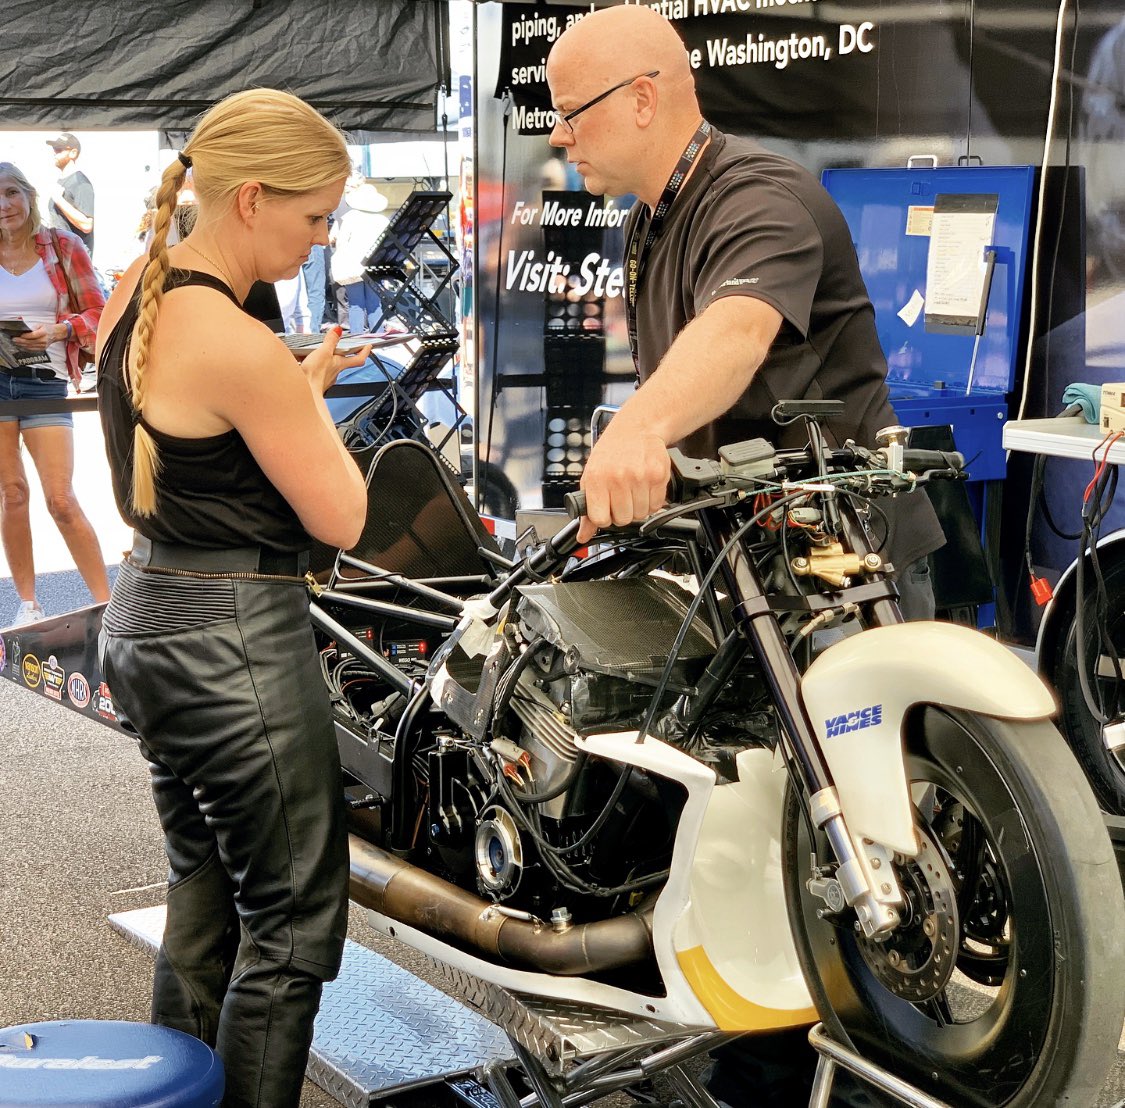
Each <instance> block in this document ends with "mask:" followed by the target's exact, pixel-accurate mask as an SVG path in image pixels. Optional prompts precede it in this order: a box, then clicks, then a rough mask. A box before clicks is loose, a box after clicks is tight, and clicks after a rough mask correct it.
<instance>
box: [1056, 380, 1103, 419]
mask: <svg viewBox="0 0 1125 1108" xmlns="http://www.w3.org/2000/svg"><path fill="white" fill-rule="evenodd" d="M1062 398H1063V404H1064V405H1066V406H1067V407H1068V408H1069V407H1074V406H1075V405H1077V406H1078V407H1079V408H1081V409H1082V418H1083V419H1085V420H1086V422H1087V423H1097V422H1098V420H1099V419H1101V414H1102V387H1101V385H1085V384H1083V383H1082V382H1081V381H1076V382H1074V383H1073V384H1071V385H1067V386H1066V388H1065V389H1063V395H1062Z"/></svg>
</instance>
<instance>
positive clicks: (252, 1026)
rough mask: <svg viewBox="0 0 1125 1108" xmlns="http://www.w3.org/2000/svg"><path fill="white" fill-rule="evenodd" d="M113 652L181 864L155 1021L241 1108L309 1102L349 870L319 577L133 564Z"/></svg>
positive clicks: (113, 613) (117, 600) (170, 846)
mask: <svg viewBox="0 0 1125 1108" xmlns="http://www.w3.org/2000/svg"><path fill="white" fill-rule="evenodd" d="M101 645H102V656H103V661H102V669H103V674H104V676H105V679H106V681H107V683H108V684H109V687H110V690H111V692H112V693H113V699H114V702H115V704H116V706H117V708H118V710H119V712H120V713H121V714H122V715H124V716H125V717H127V719H128V721H129V723H131V724H132V726H133V727H135V728H136V730H137V732H138V734H139V736H140V745H141V750H142V752H143V753H144V755H145V757H146V758H147V759H148V761H149V763H150V769H151V773H152V791H153V796H154V798H155V800H156V808H157V811H158V813H159V815H160V821H161V823H162V825H163V828H164V835H165V847H166V850H167V853H168V861H169V866H170V869H169V877H168V919H167V924H166V927H165V931H164V939H163V944H162V946H161V949H160V952H159V954H158V956H157V962H156V976H155V983H154V987H153V1001H152V1019H153V1022H154V1023H159V1024H163V1025H165V1026H168V1027H174V1028H177V1029H179V1030H183V1031H187V1032H189V1033H191V1034H193V1035H196V1036H198V1037H199V1038H201V1039H203V1040H204V1041H205V1042H207V1043H209V1044H212V1045H214V1046H215V1047H216V1049H217V1051H218V1053H219V1056H220V1057H221V1058H222V1060H223V1065H224V1067H225V1069H226V1081H227V1085H226V1088H227V1091H226V1096H225V1098H224V1100H223V1104H224V1105H225V1106H226V1108H286V1106H290V1105H291V1106H293V1108H296V1106H297V1104H298V1102H299V1100H300V1093H301V1082H302V1079H303V1076H304V1071H305V1065H306V1062H307V1058H308V1050H309V1044H310V1042H311V1041H312V1030H313V1019H314V1017H315V1016H316V1012H317V1007H318V1005H319V1003H320V992H321V986H322V983H323V982H325V981H330V980H331V979H332V978H333V977H335V975H336V973H337V971H338V969H339V965H340V958H341V955H342V952H343V945H344V936H345V931H346V927H347V877H348V852H347V834H346V830H345V825H344V811H343V793H342V784H341V772H340V763H339V757H338V754H337V751H336V741H335V735H334V730H333V726H332V721H331V716H330V711H329V705H328V698H327V694H326V691H325V688H324V682H323V679H322V677H321V674H320V667H319V662H318V659H317V655H316V650H315V643H314V640H313V633H312V628H311V626H310V624H309V619H308V600H307V596H306V593H305V589H304V586H303V583H302V582H301V581H300V580H297V579H287V578H263V577H254V576H251V575H240V576H226V577H223V576H200V575H188V574H183V573H176V574H174V573H171V572H168V571H160V570H144V571H142V570H139V569H137V568H134V567H133V566H132V565H130V564H129V563H128V562H126V563H125V564H124V565H123V566H122V568H121V571H120V573H119V575H118V578H117V582H116V584H115V586H114V591H113V597H112V599H111V600H110V603H109V606H108V607H107V609H106V613H105V617H104V620H103V630H102V643H101Z"/></svg>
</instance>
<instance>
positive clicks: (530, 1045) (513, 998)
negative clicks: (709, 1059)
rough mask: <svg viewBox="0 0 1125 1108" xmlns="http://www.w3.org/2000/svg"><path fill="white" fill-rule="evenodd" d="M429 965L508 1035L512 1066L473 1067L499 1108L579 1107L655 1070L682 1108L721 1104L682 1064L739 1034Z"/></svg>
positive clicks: (439, 964) (644, 1078)
mask: <svg viewBox="0 0 1125 1108" xmlns="http://www.w3.org/2000/svg"><path fill="white" fill-rule="evenodd" d="M431 964H432V965H433V966H434V967H435V968H436V969H438V970H439V971H440V972H441V973H442V975H443V976H444V977H445V979H446V980H447V981H448V982H449V983H450V984H451V985H452V986H454V988H455V989H456V991H457V992H458V993H459V994H460V995H461V996H463V997H464V999H465V1000H466V1001H467V1002H468V1003H469V1004H471V1005H472V1006H473V1007H474V1008H476V1009H477V1010H478V1011H480V1012H481V1014H482V1015H484V1016H487V1017H488V1019H490V1020H491V1021H492V1022H493V1023H495V1024H497V1025H498V1026H499V1027H500V1028H501V1029H502V1030H503V1031H504V1032H505V1033H506V1034H507V1036H508V1039H509V1041H510V1043H511V1045H512V1051H513V1054H514V1056H515V1061H516V1065H515V1066H514V1067H513V1066H512V1064H511V1063H510V1062H508V1061H504V1060H496V1061H494V1062H491V1063H489V1064H487V1065H485V1066H483V1067H482V1068H481V1069H480V1070H479V1071H478V1079H479V1080H480V1081H481V1082H483V1083H484V1084H485V1085H487V1087H488V1089H489V1091H490V1092H491V1093H492V1095H493V1097H494V1098H495V1101H496V1103H497V1104H498V1105H499V1108H535V1106H540V1108H579V1106H580V1105H585V1104H591V1103H593V1102H594V1101H596V1100H598V1099H600V1098H601V1097H604V1096H608V1095H609V1094H610V1093H613V1092H616V1091H618V1090H620V1089H625V1088H629V1087H630V1086H634V1085H638V1084H642V1083H645V1082H648V1081H649V1080H651V1079H652V1078H653V1077H654V1076H656V1075H657V1074H660V1075H661V1076H662V1077H663V1079H664V1080H665V1081H666V1082H667V1083H668V1084H669V1085H671V1087H672V1089H673V1090H674V1094H675V1097H676V1099H677V1100H679V1101H680V1102H681V1103H682V1104H683V1105H684V1108H720V1106H719V1102H718V1101H717V1100H715V1098H714V1097H713V1096H711V1094H710V1093H708V1092H707V1090H706V1089H704V1088H703V1086H702V1085H701V1084H700V1082H699V1080H698V1079H697V1078H696V1077H695V1076H694V1075H693V1074H692V1073H690V1072H689V1071H688V1069H687V1068H685V1067H686V1063H687V1062H689V1061H691V1060H692V1059H693V1058H696V1057H698V1056H699V1055H701V1054H705V1053H706V1052H708V1051H710V1050H714V1049H715V1048H716V1047H719V1046H722V1045H723V1044H724V1043H727V1042H730V1041H731V1040H732V1039H735V1038H738V1036H737V1035H734V1034H730V1033H728V1032H724V1031H714V1030H711V1029H704V1028H699V1027H687V1026H684V1025H680V1024H672V1023H663V1022H660V1021H657V1020H648V1019H643V1018H641V1017H639V1016H633V1015H629V1014H628V1013H624V1012H616V1011H611V1010H609V1009H606V1008H594V1007H590V1006H586V1005H580V1004H575V1003H571V1002H568V1001H557V1000H554V1001H553V1000H547V999H544V998H543V997H533V996H525V995H521V994H517V993H513V992H510V991H508V990H507V989H502V988H499V987H498V986H496V985H492V984H489V983H488V982H484V981H481V980H479V979H478V978H475V977H472V976H471V975H469V974H466V973H464V972H463V971H460V970H456V969H453V968H452V967H450V966H448V965H445V964H444V963H442V962H438V961H436V960H434V961H432V963H431ZM513 1068H514V1069H516V1070H518V1071H519V1072H520V1073H521V1075H522V1077H523V1079H524V1080H525V1081H526V1082H527V1084H528V1086H529V1087H530V1088H531V1089H532V1092H531V1093H529V1094H527V1095H525V1096H522V1097H521V1095H520V1094H519V1092H518V1091H517V1089H516V1087H515V1085H513V1083H512V1077H511V1074H512V1070H513Z"/></svg>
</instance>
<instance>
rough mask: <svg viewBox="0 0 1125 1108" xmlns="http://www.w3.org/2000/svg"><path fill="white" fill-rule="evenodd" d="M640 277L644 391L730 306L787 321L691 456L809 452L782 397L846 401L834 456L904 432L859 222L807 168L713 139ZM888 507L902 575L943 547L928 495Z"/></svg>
mask: <svg viewBox="0 0 1125 1108" xmlns="http://www.w3.org/2000/svg"><path fill="white" fill-rule="evenodd" d="M648 216H649V209H648V208H647V207H646V206H645V205H642V204H638V205H636V206H635V207H634V209H633V211H632V213H631V215H630V220H629V224H628V227H627V229H626V240H625V241H626V243H629V242H631V241H632V239H631V237H630V236H631V235H632V234H639V235H641V236H642V242H643V240H644V237H645V236H647V233H648ZM642 266H643V268H642V272H641V280H640V287H639V292H638V298H637V309H636V319H637V345H638V359H639V364H640V374H641V380H642V381H644V380H646V379H647V378H648V377H649V376H651V375H652V373H654V372H655V370H656V368H657V366H658V365H659V364H660V360H661V359H662V358H663V357H664V354H665V353H666V352H667V350H668V348H669V347H670V346H671V345H672V342H673V341H674V340H675V338H676V336H677V335H678V334H679V333H680V331H681V330H683V328H684V327H685V326H686V325H687V324H688V323H689V322H690V321H691V320H692V319H694V318H695V316H697V315H698V314H699V313H700V312H702V311H703V310H704V309H705V308H706V307H707V306H708V305H709V304H711V303H712V302H714V301H715V300H718V299H720V298H721V297H724V296H752V297H755V298H756V299H758V300H764V301H765V302H766V303H767V304H770V305H771V306H772V307H774V308H776V309H777V311H778V312H779V313H780V314H781V316H782V319H783V321H784V322H783V323H782V326H781V330H780V331H779V333H778V336H777V338H776V339H775V341H774V344H773V346H772V347H771V348H770V351H769V354H768V355H767V357H766V360H765V361H764V362H763V364H762V365H761V367H760V368H759V370H758V372H757V373H756V374H755V376H754V379H753V381H752V383H751V385H750V387H749V388H748V389H747V390H746V392H745V393H744V394H743V395H742V396H741V398H740V399H739V400H738V401H737V403H736V404H735V405H734V407H732V408H731V409H730V411H728V412H727V413H726V414H725V415H723V416H720V417H719V418H718V419H717V420H715V421H714V422H713V423H711V424H708V425H706V426H705V427H702V428H700V429H699V430H698V431H696V432H695V433H694V434H692V435H689V436H688V437H687V438H686V439H685V440H684V441H683V442H682V443H679V444H678V445H679V446H680V447H681V449H683V450H684V452H685V453H686V454H688V455H689V456H693V457H711V458H713V457H716V456H717V454H718V448H719V447H720V446H721V445H723V444H725V443H731V442H740V441H742V440H744V439H750V438H756V437H762V438H766V439H768V440H770V441H771V442H774V443H776V444H777V445H778V446H781V447H800V446H803V445H804V444H805V442H806V441H807V435H806V433H805V430H804V424H803V423H797V424H795V425H793V426H791V427H788V428H782V427H778V426H777V424H775V423H774V422H773V421H772V420H771V419H770V410H771V409H772V408H773V406H774V405H775V404H776V403H777V401H778V400H813V399H828V400H842V401H844V404H845V409H844V413H843V415H842V416H841V417H840V418H839V419H833V420H829V421H827V431H828V435H829V438H830V440H833V442H834V444H835V445H839V444H842V443H843V441H844V440H845V439H848V438H852V439H855V440H856V441H857V442H859V443H860V444H862V445H865V446H874V444H875V432H876V431H878V430H879V429H880V428H881V427H886V426H889V425H890V424H893V423H897V422H898V421H897V419H896V417H895V414H894V410H893V409H892V408H891V404H890V398H889V393H888V391H887V384H886V375H887V363H886V360H885V358H884V357H883V352H882V350H881V348H880V346H879V336H878V334H877V332H876V330H875V311H874V309H873V308H872V306H871V301H870V299H869V297H868V295H867V289H866V287H865V285H864V283H863V277H862V276H861V274H860V271H859V261H858V259H857V258H856V253H855V247H854V245H853V244H852V239H851V233H850V231H849V229H848V225H847V223H846V221H845V220H844V217H843V215H842V214H841V213H840V210H839V208H837V207H836V204H835V202H834V201H833V200H832V198H831V197H830V196H829V195H828V193H827V192H826V191H825V190H824V189H823V188H822V187H821V185H820V183H819V182H818V181H817V180H816V179H815V178H814V177H813V176H812V175H811V174H810V173H809V172H808V171H807V170H805V169H803V168H802V167H801V166H799V165H797V164H796V162H793V161H790V160H789V159H788V158H783V157H781V156H780V155H778V154H773V153H771V152H770V151H768V150H765V149H764V148H763V147H761V146H759V145H758V144H757V143H755V142H753V141H751V140H749V139H742V138H737V137H735V136H732V135H725V134H722V133H721V132H719V131H715V132H713V135H712V138H711V142H710V144H709V145H708V147H707V149H706V150H705V151H704V152H703V154H702V155H701V156H700V161H699V163H698V165H697V166H696V169H695V171H694V173H693V174H692V175H691V177H690V178H689V179H688V181H687V183H686V184H685V185H684V187H683V189H682V191H681V192H680V194H679V195H678V196H677V198H676V201H675V203H674V204H673V205H672V210H671V211H670V212H669V213H668V216H667V218H666V220H665V222H664V228H663V231H662V233H661V234H660V237H659V238H657V240H656V241H655V242H654V243H653V245H652V247H651V248H650V250H649V252H648V254H647V255H646V256H645V257H644V258H643V260H642ZM880 507H881V508H883V509H884V510H885V511H887V512H888V514H889V515H890V516H891V517H892V519H893V524H894V536H893V542H892V545H891V549H890V554H891V557H892V560H893V561H894V563H895V565H896V568H898V569H905V568H906V566H907V565H908V564H909V563H910V562H913V561H915V560H916V559H917V558H920V557H922V556H923V555H924V554H928V553H929V552H930V551H931V550H935V549H936V548H937V547H939V546H941V544H942V542H943V541H944V538H943V536H942V533H941V527H940V526H939V524H938V522H937V517H936V516H935V515H934V512H933V509H932V508H931V507H930V503H929V500H928V498H927V497H926V496H924V495H920V494H915V495H911V496H902V497H898V498H896V499H895V500H894V501H893V502H892V501H890V500H884V501H881V502H880Z"/></svg>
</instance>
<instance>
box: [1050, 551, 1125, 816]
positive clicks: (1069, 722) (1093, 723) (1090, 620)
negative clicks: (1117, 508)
mask: <svg viewBox="0 0 1125 1108" xmlns="http://www.w3.org/2000/svg"><path fill="white" fill-rule="evenodd" d="M1087 573H1088V576H1089V577H1090V578H1092V577H1093V571H1092V570H1088V571H1087ZM1105 587H1106V594H1107V597H1108V606H1107V613H1108V614H1107V615H1106V616H1105V629H1106V633H1107V634H1108V635H1109V638H1110V641H1111V642H1112V643H1113V645H1114V647H1115V648H1116V650H1117V652H1118V654H1119V655H1120V656H1121V657H1122V658H1125V561H1122V560H1115V561H1114V562H1113V563H1112V564H1111V565H1109V566H1107V567H1105ZM1100 618H1101V617H1099V615H1098V613H1097V611H1096V605H1095V603H1094V597H1093V596H1092V595H1091V596H1089V597H1088V598H1087V600H1086V610H1085V613H1084V617H1083V624H1084V630H1085V632H1086V635H1085V638H1086V642H1085V644H1084V649H1083V659H1084V661H1083V665H1084V666H1085V670H1086V673H1087V674H1090V675H1091V677H1090V681H1091V684H1092V685H1093V684H1094V683H1095V682H1097V683H1098V684H1099V685H1101V686H1102V687H1103V690H1104V692H1105V693H1107V694H1108V693H1110V692H1111V691H1112V686H1113V684H1114V683H1115V682H1114V679H1113V678H1106V677H1095V676H1092V675H1093V674H1095V672H1096V663H1097V661H1098V656H1099V654H1100V653H1101V649H1100V644H1099V643H1098V641H1097V639H1096V637H1095V636H1096V632H1097V628H1098V626H1099V621H1100ZM1060 638H1061V643H1062V645H1061V646H1060V648H1059V650H1058V652H1057V653H1056V655H1055V658H1054V659H1053V664H1052V665H1051V674H1050V678H1051V681H1052V683H1053V684H1054V686H1055V688H1056V689H1057V690H1058V694H1059V700H1060V701H1061V704H1062V711H1061V720H1062V728H1063V733H1064V734H1065V736H1066V741H1067V742H1068V743H1069V744H1070V748H1071V749H1072V750H1073V751H1074V754H1075V757H1076V758H1077V759H1078V761H1079V762H1080V763H1081V765H1082V768H1083V770H1085V772H1086V776H1087V777H1088V778H1089V780H1090V785H1091V786H1092V787H1093V790H1094V794H1095V795H1096V796H1097V798H1098V803H1099V804H1101V806H1102V807H1103V808H1104V809H1105V810H1106V811H1107V812H1109V813H1111V814H1112V815H1116V816H1122V815H1125V751H1117V752H1116V753H1114V752H1112V751H1109V750H1106V747H1105V743H1104V742H1103V741H1102V727H1101V724H1100V723H1098V721H1097V720H1096V719H1095V718H1094V716H1093V715H1092V714H1091V712H1090V709H1089V708H1088V707H1086V700H1085V698H1084V697H1083V695H1082V686H1081V684H1080V681H1079V677H1078V654H1077V641H1078V627H1077V623H1076V622H1075V621H1074V620H1073V618H1072V619H1071V623H1070V627H1069V628H1068V630H1067V633H1066V635H1063V636H1060ZM1123 665H1125V663H1123Z"/></svg>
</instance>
